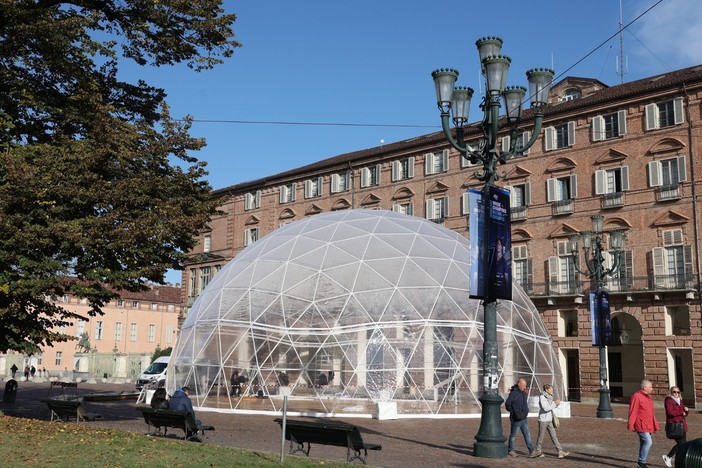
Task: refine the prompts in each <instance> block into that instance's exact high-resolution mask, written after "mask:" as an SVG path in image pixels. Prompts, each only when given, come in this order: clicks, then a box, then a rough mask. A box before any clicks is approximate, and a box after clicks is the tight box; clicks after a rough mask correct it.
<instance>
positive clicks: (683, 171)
mask: <svg viewBox="0 0 702 468" xmlns="http://www.w3.org/2000/svg"><path fill="white" fill-rule="evenodd" d="M678 180H679V181H680V182H687V168H686V167H685V156H678Z"/></svg>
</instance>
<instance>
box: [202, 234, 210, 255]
mask: <svg viewBox="0 0 702 468" xmlns="http://www.w3.org/2000/svg"><path fill="white" fill-rule="evenodd" d="M211 250H212V236H204V237H203V238H202V251H203V252H205V253H207V252H209V251H211Z"/></svg>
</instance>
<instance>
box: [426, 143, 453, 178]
mask: <svg viewBox="0 0 702 468" xmlns="http://www.w3.org/2000/svg"><path fill="white" fill-rule="evenodd" d="M448 156H449V151H448V150H447V149H445V150H442V151H437V152H436V153H426V154H425V155H424V175H432V174H441V173H443V172H447V171H448V170H449V157H448ZM437 166H438V167H437Z"/></svg>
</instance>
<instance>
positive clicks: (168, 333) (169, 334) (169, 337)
mask: <svg viewBox="0 0 702 468" xmlns="http://www.w3.org/2000/svg"><path fill="white" fill-rule="evenodd" d="M165 338H166V343H173V325H166V337H165Z"/></svg>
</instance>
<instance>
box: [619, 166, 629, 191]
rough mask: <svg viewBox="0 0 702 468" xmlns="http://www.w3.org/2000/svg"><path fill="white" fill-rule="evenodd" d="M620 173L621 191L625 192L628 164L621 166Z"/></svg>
mask: <svg viewBox="0 0 702 468" xmlns="http://www.w3.org/2000/svg"><path fill="white" fill-rule="evenodd" d="M621 175H622V180H621V182H622V192H626V191H627V190H629V166H622V168H621Z"/></svg>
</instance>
